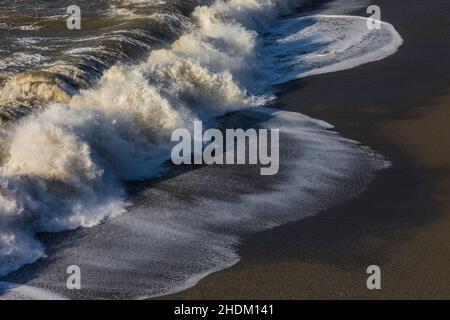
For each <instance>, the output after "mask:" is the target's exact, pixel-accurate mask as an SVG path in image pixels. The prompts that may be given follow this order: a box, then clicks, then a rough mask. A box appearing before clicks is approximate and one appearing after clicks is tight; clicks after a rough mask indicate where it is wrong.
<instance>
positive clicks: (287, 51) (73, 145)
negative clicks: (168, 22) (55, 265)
mask: <svg viewBox="0 0 450 320" xmlns="http://www.w3.org/2000/svg"><path fill="white" fill-rule="evenodd" d="M118 2H119V1H113V3H118ZM143 2H144V1H127V3H128V4H136V3H143ZM302 2H303V1H281V0H280V1H275V0H230V1H215V2H212V3H210V4H209V5H200V6H197V7H195V9H194V10H193V12H192V15H191V18H190V21H189V24H188V25H186V26H185V29H184V30H185V31H184V32H183V33H182V35H181V36H179V37H178V39H177V40H176V41H174V42H173V43H172V44H171V45H170V46H167V47H166V48H161V49H155V50H151V51H150V52H149V53H148V57H147V59H145V61H143V62H142V63H139V64H137V65H130V64H126V63H119V64H114V65H113V66H112V67H109V66H108V67H107V68H106V67H105V68H104V70H105V71H104V72H102V76H101V77H100V78H99V79H98V80H97V81H95V82H94V84H90V85H89V86H87V87H84V86H80V85H79V84H76V83H75V81H74V80H73V79H74V76H73V74H76V73H77V72H79V69H78V68H76V67H69V68H67V69H65V74H64V75H62V74H60V73H56V72H52V71H51V70H52V69H51V68H47V69H45V70H40V71H35V72H28V71H26V72H24V73H20V74H17V75H14V76H12V77H11V78H9V80H7V81H6V82H5V85H4V87H3V89H2V91H1V98H0V104H2V105H3V107H2V114H3V115H6V116H4V118H8V119H13V120H14V121H6V122H5V123H4V124H3V125H2V127H1V135H0V139H1V146H2V149H1V167H0V275H6V274H8V273H10V272H11V271H14V270H17V269H18V268H20V267H21V266H23V265H24V264H27V263H32V262H34V261H36V260H37V259H39V258H43V257H45V248H44V247H43V245H42V244H41V242H40V241H39V240H37V238H36V234H37V233H39V232H58V231H63V230H72V229H76V228H79V227H92V226H95V225H97V224H99V223H100V222H101V221H103V220H104V219H106V218H110V217H116V216H118V215H121V214H123V213H124V212H126V210H127V207H128V206H129V204H128V203H127V200H126V199H127V198H126V194H125V190H124V187H123V183H122V182H123V181H133V180H139V179H146V178H149V177H156V176H160V175H161V174H162V173H163V172H164V171H165V170H166V166H165V162H166V160H167V159H168V158H169V155H170V148H171V145H170V143H169V141H170V134H171V132H172V131H173V130H174V129H176V128H179V127H186V128H190V127H191V125H190V124H191V123H192V121H194V120H203V121H206V122H211V121H214V119H215V117H218V116H221V115H224V114H226V113H229V112H232V111H237V110H242V109H248V108H251V107H256V106H262V105H264V104H265V103H266V102H267V101H269V100H271V99H272V98H273V94H274V92H275V91H274V90H275V89H274V87H273V85H274V84H279V83H283V82H286V81H288V80H292V79H295V78H299V77H304V76H307V75H311V74H315V73H323V72H331V71H337V70H341V69H345V68H350V67H354V66H357V65H359V64H362V63H366V62H370V61H374V60H378V59H381V58H384V57H386V56H388V55H390V54H393V53H394V52H395V51H396V50H397V48H398V47H399V46H400V45H401V42H402V41H401V38H400V36H399V35H398V33H397V32H396V31H395V29H394V28H393V27H392V26H391V25H390V24H387V23H383V24H382V28H381V29H380V30H369V29H367V28H366V27H365V25H366V19H364V18H360V17H352V16H309V17H297V18H290V19H281V16H282V15H283V14H286V13H291V12H293V10H294V9H295V8H297V7H298V6H299V5H300V4H301V3H302ZM120 3H122V4H123V3H124V2H123V1H120ZM119 13H120V12H119ZM100 63H101V62H100ZM52 68H56V67H55V66H53V67H52ZM53 70H54V69H53ZM67 70H70V72H68V71H67ZM69 73H71V74H69ZM75 78H76V77H75ZM79 78H82V76H79ZM12 105H13V106H12ZM38 106H42V107H38ZM24 115H25V116H24Z"/></svg>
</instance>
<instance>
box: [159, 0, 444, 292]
mask: <svg viewBox="0 0 450 320" xmlns="http://www.w3.org/2000/svg"><path fill="white" fill-rule="evenodd" d="M377 4H378V5H379V6H380V7H381V9H382V19H383V20H385V21H387V22H390V23H392V24H393V25H395V27H396V29H397V30H398V31H399V32H400V34H401V35H402V37H403V39H404V41H405V43H404V45H403V47H402V48H401V49H400V51H399V52H398V53H397V54H395V55H393V56H392V57H390V58H389V59H386V60H383V61H379V62H374V63H370V64H367V65H364V66H361V67H358V68H355V69H351V70H348V71H341V72H337V73H331V74H326V75H320V76H315V77H310V78H306V79H302V80H297V81H293V82H290V83H289V84H287V85H286V86H285V87H284V89H283V91H282V93H281V94H280V95H279V98H278V101H277V103H276V104H277V106H278V107H280V108H282V109H284V110H289V111H297V112H301V113H303V114H306V115H309V116H312V117H315V118H319V119H323V120H325V121H327V122H329V123H331V124H333V125H335V126H336V130H337V131H338V132H340V133H341V134H342V135H343V136H345V137H348V138H351V139H355V140H357V141H360V142H361V143H363V144H365V145H368V146H370V147H372V148H374V149H375V150H377V151H379V152H380V153H381V154H383V155H384V156H386V157H387V158H388V159H390V160H391V161H392V162H393V166H392V167H391V168H390V169H388V170H386V171H383V172H381V173H380V174H378V177H377V179H376V180H375V182H374V183H372V185H371V186H370V188H369V189H368V190H366V191H365V192H364V193H363V195H362V196H361V197H359V198H358V199H354V200H353V201H351V202H350V203H347V204H345V205H342V206H340V207H337V208H333V209H331V210H329V211H327V212H324V213H322V214H320V215H318V216H315V217H312V218H308V219H305V220H301V221H299V222H295V223H291V224H288V225H285V226H282V227H279V228H276V229H273V230H270V231H265V232H261V233H257V234H254V235H252V236H249V237H247V239H245V240H244V241H243V243H242V245H241V246H240V248H239V254H240V256H241V257H242V260H241V261H240V262H239V263H238V264H237V265H236V266H234V267H233V268H231V269H227V270H225V271H221V272H219V273H215V274H213V275H210V276H208V277H207V278H205V279H204V280H202V281H200V283H199V284H198V285H197V286H195V287H193V288H191V289H189V290H186V291H184V292H182V293H180V294H177V295H172V296H168V297H166V298H170V299H316V298H317V299H362V298H363V299H448V298H450V285H449V284H450V272H449V266H450V237H449V232H450V231H449V230H450V206H449V199H450V197H449V195H450V162H449V159H448V150H449V147H450V131H449V129H448V125H447V123H446V122H447V121H448V119H449V116H450V114H449V113H450V111H449V103H450V90H449V89H450V88H449V83H450V82H449V71H450V60H449V59H448V57H449V56H450V43H449V42H448V38H447V37H446V36H445V34H446V30H447V29H448V14H449V12H450V4H449V3H448V1H440V0H435V1H428V2H424V1H418V0H411V1H408V2H407V3H406V2H405V1H401V0H389V1H387V0H380V1H378V2H377ZM355 14H357V15H365V12H363V11H362V12H356V13H355ZM372 264H376V265H379V266H380V267H381V270H382V290H380V291H369V290H368V289H367V288H366V278H367V274H366V268H367V267H368V266H369V265H372Z"/></svg>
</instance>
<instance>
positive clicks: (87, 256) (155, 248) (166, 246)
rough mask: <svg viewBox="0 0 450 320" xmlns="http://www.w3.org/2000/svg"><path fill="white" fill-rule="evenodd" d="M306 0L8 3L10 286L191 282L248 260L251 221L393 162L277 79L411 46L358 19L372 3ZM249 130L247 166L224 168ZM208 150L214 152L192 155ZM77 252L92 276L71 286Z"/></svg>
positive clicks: (5, 203) (359, 183) (130, 290)
mask: <svg viewBox="0 0 450 320" xmlns="http://www.w3.org/2000/svg"><path fill="white" fill-rule="evenodd" d="M305 3H306V1H302V0H297V1H295V0H292V1H289V0H270V1H269V0H267V1H262V0H242V1H241V0H233V1H206V2H203V1H186V2H183V3H182V4H181V3H179V1H167V2H164V3H163V2H161V1H145V2H142V1H139V2H137V3H136V2H134V1H131V2H130V1H103V2H101V3H100V4H95V3H94V2H91V1H79V4H78V6H79V7H80V9H81V19H82V21H81V25H80V28H74V29H73V30H72V29H70V28H69V30H68V29H67V28H65V20H64V19H66V18H67V17H66V16H64V15H61V14H60V13H59V12H60V6H61V3H59V1H55V2H52V3H46V2H45V3H41V4H40V5H39V6H37V7H35V6H34V5H32V4H31V2H30V1H26V0H24V1H22V2H18V3H14V4H1V5H0V13H1V12H3V11H4V10H8V11H10V12H11V14H10V15H9V16H8V18H7V21H6V24H7V28H8V30H16V31H11V32H12V33H11V34H12V36H13V37H15V38H14V45H12V44H11V43H7V44H6V45H5V47H4V48H5V49H4V50H6V51H8V53H7V54H6V53H5V54H4V53H3V51H2V52H0V63H1V65H2V68H1V70H0V79H1V81H2V87H1V96H0V105H1V115H2V118H3V120H4V121H3V124H2V134H1V135H0V139H1V141H0V143H1V144H2V155H1V156H2V158H1V168H0V276H2V280H3V283H4V284H5V285H2V287H1V288H3V289H1V292H2V296H1V297H2V298H5V299H9V298H17V297H25V298H39V297H44V296H49V297H61V298H81V299H84V298H149V297H158V296H163V295H167V294H170V293H175V292H179V291H181V290H183V289H186V288H188V287H191V286H193V285H195V284H196V283H197V282H198V281H199V280H201V279H202V278H204V277H205V276H207V275H208V274H211V273H213V272H216V271H219V270H223V269H225V268H228V267H230V266H232V265H234V264H236V263H237V262H238V261H239V255H238V253H237V251H236V248H237V247H238V245H239V243H240V240H241V239H242V237H244V236H245V235H247V234H249V233H252V232H256V231H261V230H267V229H270V228H273V227H276V226H280V225H283V224H285V223H288V222H291V221H296V220H299V219H302V218H305V217H310V216H313V215H315V214H317V213H319V212H323V211H324V210H326V209H328V208H330V207H332V206H335V205H337V204H342V203H344V202H346V201H349V200H351V199H353V198H355V197H357V196H359V195H360V194H361V193H362V192H363V191H364V190H365V189H366V188H367V187H368V185H369V184H370V183H371V182H372V181H373V180H374V178H375V175H376V174H377V172H379V171H380V170H383V169H386V168H388V167H389V166H390V165H391V163H390V162H389V160H388V159H386V158H384V157H383V156H382V155H380V154H379V153H377V152H376V151H374V150H372V149H371V148H370V147H367V146H363V145H361V144H360V143H358V142H356V141H353V140H350V139H346V138H345V137H342V136H341V135H339V134H338V133H337V132H336V130H334V127H333V126H332V125H331V124H329V123H327V122H325V121H322V120H319V119H314V118H311V117H308V116H305V115H302V114H300V113H297V112H287V111H281V110H279V109H276V107H277V100H276V93H277V92H278V90H279V89H280V86H279V85H280V84H284V83H286V82H288V81H291V80H294V79H299V78H305V77H308V76H312V75H320V74H324V73H330V72H336V71H341V70H345V69H350V68H354V67H357V66H360V65H363V64H366V63H370V62H373V61H378V60H381V59H385V58H388V57H389V56H391V55H393V54H395V53H396V52H397V50H398V49H399V48H400V46H401V45H402V44H403V40H402V37H401V35H400V34H399V33H398V32H397V31H396V29H395V27H394V26H393V25H391V24H389V23H387V22H381V21H380V22H379V24H378V26H379V27H378V28H369V27H368V25H369V24H368V21H371V20H370V19H371V18H370V17H369V16H368V17H362V16H352V15H348V13H349V12H351V11H352V10H354V9H355V6H356V7H358V6H360V7H364V6H366V5H367V1H342V0H340V1H336V2H333V1H331V2H330V3H329V4H327V5H323V6H320V7H319V8H318V9H316V10H315V11H306V9H305V7H304V5H305ZM336 3H337V4H339V6H338V7H334V6H333V4H336ZM336 8H338V9H336ZM30 10H32V11H33V12H36V14H37V18H33V19H37V21H31V20H33V19H32V18H31V16H30V12H31V11H30ZM58 13H59V14H58ZM23 16H24V17H26V19H25V20H26V21H24V20H23V19H22V18H21V17H23ZM62 17H63V19H61V18H62ZM31 23H32V24H33V26H38V27H37V28H36V29H33V30H30V31H27V37H26V39H27V40H26V41H25V37H24V33H23V31H17V30H19V29H17V28H18V27H20V26H19V25H20V24H24V25H22V27H23V26H29V25H31ZM59 24H62V26H60V25H59ZM0 31H1V29H0ZM38 38H39V40H37V39H38ZM30 39H31V40H30ZM33 39H35V40H36V41H33ZM1 41H4V40H0V42H1ZM2 49H3V46H2ZM11 57H15V58H14V59H11ZM269 105H270V108H269V107H268V106H269ZM199 123H202V127H201V128H196V126H195V124H199ZM204 130H205V133H203V131H204ZM222 132H226V133H234V136H230V138H231V139H230V140H229V139H228V134H227V135H226V138H227V139H226V141H224V140H225V139H224V137H223V135H222ZM181 133H182V134H181ZM252 133H254V135H253V136H254V137H255V139H252ZM269 133H270V134H269ZM236 134H237V135H238V136H239V135H240V136H241V138H242V139H240V142H239V139H238V154H237V162H238V163H240V164H243V165H242V166H228V165H227V164H231V163H233V164H234V163H235V162H234V160H235V157H234V152H231V151H234V149H235V148H234V141H235V135H236ZM245 135H247V136H248V137H250V139H249V140H248V142H249V155H248V157H249V158H248V159H249V161H242V160H245V157H246V153H247V150H246V149H245V148H244V147H245V146H246V143H245ZM205 136H206V138H205ZM268 136H270V139H268ZM182 137H188V138H189V139H183V141H180V139H181V138H182ZM213 137H214V142H215V143H216V144H208V143H209V142H210V141H212V140H213V139H212V138H213ZM248 137H247V138H248ZM221 138H222V143H219V142H220V139H221ZM264 139H265V140H264ZM268 140H269V141H270V142H271V144H269V142H268ZM186 141H187V142H186ZM173 142H179V143H180V144H178V146H175V147H174V143H173ZM185 142H186V143H185ZM204 142H206V144H205V143H204ZM253 142H254V143H253ZM256 142H258V143H256ZM230 143H231V145H232V149H231V148H229V150H228V151H230V152H228V153H232V156H233V157H232V158H233V159H232V160H233V161H231V156H230V157H228V156H222V161H220V160H219V158H220V157H219V155H220V152H219V151H220V150H223V149H227V146H228V145H229V144H230ZM218 145H221V147H218ZM239 146H240V147H241V149H244V154H242V152H241V153H239V150H240V149H239ZM269 150H270V151H271V153H270V155H269ZM241 151H242V150H241ZM181 153H182V154H183V156H182V159H180V158H179V157H178V158H177V157H175V161H173V162H174V163H172V164H176V165H179V164H184V166H182V167H176V166H175V167H174V166H173V165H171V164H170V163H169V160H170V159H171V155H172V160H173V159H174V157H173V155H174V154H175V155H180V154H181ZM192 153H193V154H192ZM202 154H203V156H204V155H205V154H206V155H208V154H209V157H206V158H207V159H206V163H207V164H214V165H211V166H207V167H193V166H190V165H191V164H203V163H205V161H204V160H205V157H201V159H200V156H201V155H202ZM183 159H184V161H179V160H183ZM208 159H209V160H211V161H209V160H208ZM192 160H193V161H192ZM197 160H202V161H197ZM228 160H230V161H228ZM209 162H210V163H209ZM222 164H223V165H222ZM62 231H71V232H65V233H60V232H62ZM43 233H44V235H43ZM71 265H76V266H77V267H79V268H80V270H81V273H82V286H81V287H82V288H84V289H83V290H67V288H66V287H65V283H66V281H65V278H66V276H67V274H66V270H67V267H68V266H71ZM30 274H32V275H33V276H31V277H30V276H29V275H30Z"/></svg>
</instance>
